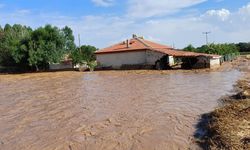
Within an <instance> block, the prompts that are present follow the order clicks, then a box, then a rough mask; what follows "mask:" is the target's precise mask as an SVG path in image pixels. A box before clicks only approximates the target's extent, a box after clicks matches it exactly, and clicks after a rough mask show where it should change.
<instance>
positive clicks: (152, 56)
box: [146, 50, 165, 65]
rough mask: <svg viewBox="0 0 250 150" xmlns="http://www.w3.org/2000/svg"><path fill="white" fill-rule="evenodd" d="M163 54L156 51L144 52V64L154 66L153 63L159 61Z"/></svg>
mask: <svg viewBox="0 0 250 150" xmlns="http://www.w3.org/2000/svg"><path fill="white" fill-rule="evenodd" d="M164 55H165V54H163V53H160V52H156V51H150V50H147V51H146V56H147V59H146V62H147V64H148V65H155V62H156V61H157V60H159V59H161V58H162V57H163V56H164Z"/></svg>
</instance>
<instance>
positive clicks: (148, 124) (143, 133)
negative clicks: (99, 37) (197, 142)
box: [0, 70, 240, 150]
mask: <svg viewBox="0 0 250 150" xmlns="http://www.w3.org/2000/svg"><path fill="white" fill-rule="evenodd" d="M239 77H240V72H238V71H236V70H228V71H212V72H173V73H171V72H170V73H162V72H158V71H152V72H151V71H142V72H138V71H108V72H93V73H79V72H56V73H35V74H21V75H0V149H3V150H14V149H19V150H23V149H29V150H40V149H43V150H59V149H65V150H78V149H81V150H101V149H105V150H113V149H114V150H127V149H131V150H152V149H157V150H165V149H188V148H189V147H190V146H192V145H193V144H194V142H193V140H192V139H193V134H194V132H195V125H196V123H197V121H198V119H199V115H201V114H203V113H207V112H209V111H212V110H213V109H214V108H215V107H217V106H218V102H217V99H219V98H220V97H221V96H223V95H225V94H227V93H229V92H231V90H232V89H233V84H234V83H235V82H236V81H237V80H238V79H239Z"/></svg>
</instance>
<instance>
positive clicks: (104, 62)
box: [96, 51, 146, 68]
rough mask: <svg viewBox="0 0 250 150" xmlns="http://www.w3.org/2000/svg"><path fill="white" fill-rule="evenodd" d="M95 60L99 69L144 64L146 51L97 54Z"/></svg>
mask: <svg viewBox="0 0 250 150" xmlns="http://www.w3.org/2000/svg"><path fill="white" fill-rule="evenodd" d="M96 60H97V62H98V63H100V66H101V67H113V68H120V67H121V66H122V65H138V64H145V63H146V51H133V52H121V53H107V54H97V55H96Z"/></svg>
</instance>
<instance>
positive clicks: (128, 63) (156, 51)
mask: <svg viewBox="0 0 250 150" xmlns="http://www.w3.org/2000/svg"><path fill="white" fill-rule="evenodd" d="M95 55H96V59H97V63H98V64H99V67H100V68H110V69H140V68H157V69H168V68H171V67H172V66H173V65H175V64H176V62H175V60H176V59H180V60H181V61H182V66H183V67H185V68H188V67H189V68H213V67H218V66H220V57H221V56H218V55H210V54H203V53H194V52H186V51H181V50H176V49H173V48H171V47H170V46H166V45H162V44H158V43H155V42H152V41H149V40H145V39H144V38H142V37H137V36H136V35H133V37H132V39H129V40H126V41H123V42H120V43H118V44H115V45H112V46H110V47H107V48H104V49H100V50H98V51H96V53H95Z"/></svg>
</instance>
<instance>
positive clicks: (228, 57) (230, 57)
mask: <svg viewBox="0 0 250 150" xmlns="http://www.w3.org/2000/svg"><path fill="white" fill-rule="evenodd" d="M238 56H239V54H236V53H232V54H226V55H224V56H222V57H221V62H225V61H233V60H235V59H236V58H237V57H238Z"/></svg>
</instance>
